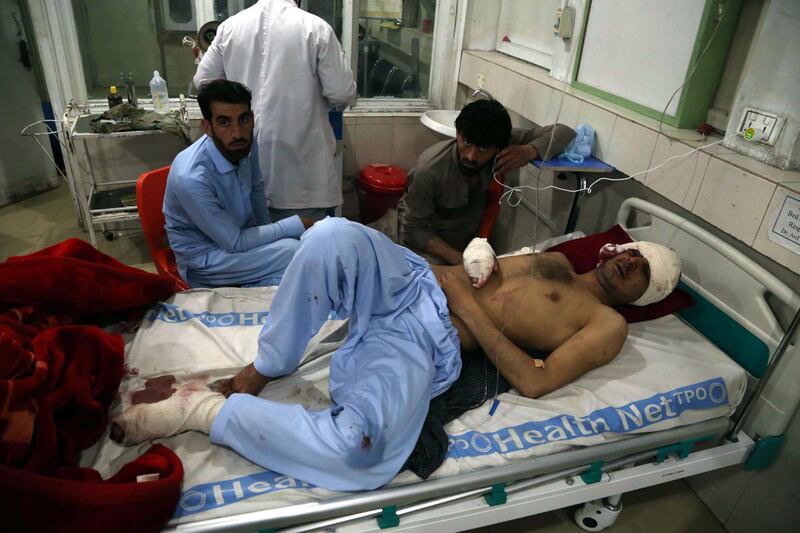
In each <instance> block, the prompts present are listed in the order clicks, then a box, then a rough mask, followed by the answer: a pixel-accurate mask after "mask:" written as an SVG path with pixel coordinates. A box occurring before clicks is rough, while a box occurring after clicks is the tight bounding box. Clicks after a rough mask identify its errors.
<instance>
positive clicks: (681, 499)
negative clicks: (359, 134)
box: [0, 185, 725, 533]
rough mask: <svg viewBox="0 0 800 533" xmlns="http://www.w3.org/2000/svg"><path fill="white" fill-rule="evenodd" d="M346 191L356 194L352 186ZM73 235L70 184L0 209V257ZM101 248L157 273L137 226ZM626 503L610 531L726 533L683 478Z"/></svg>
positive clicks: (519, 523) (530, 522)
mask: <svg viewBox="0 0 800 533" xmlns="http://www.w3.org/2000/svg"><path fill="white" fill-rule="evenodd" d="M347 192H349V193H350V194H353V191H352V190H351V191H347ZM352 200H353V201H354V200H355V198H352ZM347 203H350V202H346V204H347ZM351 205H352V204H351ZM348 211H349V210H348V209H346V210H345V214H349V213H348ZM71 237H77V238H79V239H84V240H85V241H87V242H88V241H89V235H88V233H85V232H84V231H83V230H82V229H80V228H79V227H78V222H77V216H76V214H75V209H74V206H73V202H72V198H71V196H70V194H69V190H68V188H67V187H66V186H65V185H62V186H60V187H58V188H56V189H53V190H51V191H48V192H45V193H42V194H39V195H37V196H34V197H32V198H28V199H26V200H23V201H21V202H18V203H16V204H13V205H10V206H6V207H2V208H0V261H3V260H5V259H6V258H7V257H9V256H12V255H23V254H26V253H30V252H33V251H36V250H40V249H42V248H44V247H46V246H49V245H51V244H55V243H57V242H60V241H62V240H64V239H68V238H71ZM98 248H99V249H100V250H101V251H103V252H105V253H106V254H108V255H111V256H113V257H115V258H117V259H119V260H120V261H122V262H123V263H126V264H128V265H132V266H136V267H139V268H142V269H144V270H148V271H151V272H153V271H154V269H153V265H152V263H151V262H150V256H149V253H148V251H147V245H146V244H145V241H144V237H143V236H142V234H141V231H137V230H136V229H135V228H132V230H131V231H125V232H122V234H118V235H117V236H115V238H114V239H113V240H112V241H106V240H105V239H104V238H103V236H102V233H98ZM622 504H623V508H624V510H623V512H622V513H621V514H620V516H619V519H618V520H617V522H616V523H615V524H614V525H613V526H612V527H611V528H609V529H607V530H606V531H610V532H614V533H635V532H647V533H684V532H703V533H715V532H720V533H724V532H725V529H724V527H723V526H722V525H721V524H720V523H719V522H718V521H717V520H716V518H715V517H714V515H713V514H712V513H711V511H709V510H708V509H707V508H706V507H705V505H704V504H703V502H702V501H701V500H700V499H699V498H698V497H697V496H696V495H695V493H694V492H693V491H692V490H691V488H689V486H688V485H687V484H686V483H685V482H683V481H674V482H671V483H666V484H663V485H659V486H656V487H651V488H648V489H644V490H640V491H637V492H634V493H631V494H628V495H625V496H624V497H623V499H622ZM572 511H573V510H572V509H567V510H560V511H553V512H550V513H545V514H542V515H539V516H534V517H530V518H525V519H520V520H514V521H511V522H505V523H502V524H497V525H494V526H490V527H485V528H478V529H474V530H471V531H472V532H474V533H486V532H492V533H499V532H506V531H519V532H525V531H537V532H547V533H557V532H559V533H561V532H563V533H566V532H578V531H582V530H581V529H579V528H578V527H577V526H576V525H575V523H574V522H573V521H572V517H571V515H572Z"/></svg>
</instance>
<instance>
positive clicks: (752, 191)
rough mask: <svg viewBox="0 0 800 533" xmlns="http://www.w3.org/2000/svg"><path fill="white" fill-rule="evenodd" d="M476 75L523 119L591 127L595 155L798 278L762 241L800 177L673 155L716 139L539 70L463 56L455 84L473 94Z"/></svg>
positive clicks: (501, 59)
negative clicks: (604, 98) (606, 100)
mask: <svg viewBox="0 0 800 533" xmlns="http://www.w3.org/2000/svg"><path fill="white" fill-rule="evenodd" d="M479 74H480V75H483V76H485V77H486V89H487V90H488V91H489V92H491V93H492V94H493V96H494V97H495V98H497V99H498V100H499V101H500V102H501V103H502V104H503V105H505V106H506V107H507V108H508V109H509V110H511V111H513V112H514V113H517V114H519V115H521V116H522V117H524V118H525V119H527V120H530V121H533V122H535V123H537V124H549V123H552V122H553V121H554V120H555V119H556V116H558V121H559V122H561V123H563V124H566V125H568V126H571V127H575V126H577V125H578V124H581V123H587V124H589V125H591V126H592V127H593V128H594V129H595V133H596V142H595V150H594V155H595V157H598V158H599V159H601V160H603V161H605V162H607V163H609V164H611V165H613V166H615V167H616V168H617V169H619V170H620V171H621V172H623V173H625V174H627V175H633V176H634V179H636V180H637V181H639V182H641V183H643V184H645V185H646V186H647V187H650V188H651V189H653V190H654V191H656V192H658V193H659V194H661V195H662V196H665V197H666V198H668V199H669V200H672V201H673V202H675V203H677V204H679V205H680V206H682V207H684V208H685V209H687V210H689V211H691V212H693V213H694V214H696V215H698V216H699V217H701V218H703V219H704V220H706V221H708V222H709V223H711V224H713V225H714V226H716V227H718V228H719V229H721V230H723V231H724V232H726V233H728V234H730V235H732V236H734V237H735V238H737V239H739V240H741V241H742V242H744V243H745V244H747V245H748V246H751V247H753V248H755V249H756V250H758V251H759V252H761V253H763V254H765V255H767V256H768V257H770V258H772V259H774V260H775V261H777V262H779V263H780V264H782V265H783V266H785V267H787V268H788V269H790V270H792V271H794V272H797V273H800V256H799V255H797V254H794V253H793V252H791V251H789V250H787V249H785V248H783V247H781V246H779V245H777V244H775V243H773V242H772V241H769V240H768V238H767V227H768V226H769V219H770V218H771V217H772V214H773V213H774V211H775V209H777V208H778V206H779V205H780V202H781V201H782V200H783V198H784V197H785V195H786V194H791V195H793V196H796V197H800V172H798V171H785V170H778V169H775V168H773V167H769V166H767V165H765V164H764V163H761V162H759V161H756V160H755V159H752V158H749V157H747V156H744V155H741V154H738V153H735V152H732V151H731V150H730V149H729V148H726V147H724V146H722V145H721V144H717V145H714V146H710V147H705V148H703V149H702V150H700V151H697V152H695V153H693V154H692V155H690V156H687V157H675V156H680V155H684V154H686V153H688V152H691V151H692V150H694V149H696V148H700V147H701V146H704V145H706V144H709V143H712V142H715V141H717V140H720V139H719V138H716V139H715V138H708V139H703V138H701V137H700V135H699V134H698V133H696V132H694V131H691V130H676V129H674V128H671V127H669V126H667V125H664V124H659V123H658V121H656V120H653V119H650V118H647V117H644V116H642V115H639V114H637V113H634V112H632V111H630V110H628V109H625V108H622V107H619V106H616V105H614V104H611V103H609V102H605V101H603V100H600V99H598V98H596V97H594V96H592V95H589V94H587V93H585V92H583V91H579V90H577V89H575V88H573V87H567V88H566V89H565V90H564V85H563V84H562V83H561V82H557V81H555V80H553V79H552V78H550V77H549V76H548V74H547V72H546V71H544V70H543V69H540V68H538V67H535V66H533V65H530V64H527V63H524V62H522V61H519V60H516V59H513V58H510V57H508V56H504V55H502V54H499V53H497V52H483V51H465V52H464V53H463V55H462V62H461V71H460V73H459V83H461V84H463V85H465V86H467V87H469V88H471V89H474V88H476V83H477V77H478V75H479ZM562 98H563V102H562ZM559 106H560V112H559ZM672 157H675V158H674V159H671V160H670V158H672ZM662 163H663V165H662ZM656 166H658V168H655V169H653V170H650V171H649V172H645V171H647V170H648V169H651V168H653V167H656Z"/></svg>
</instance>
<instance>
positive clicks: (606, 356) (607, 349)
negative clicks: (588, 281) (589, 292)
mask: <svg viewBox="0 0 800 533" xmlns="http://www.w3.org/2000/svg"><path fill="white" fill-rule="evenodd" d="M584 329H585V330H586V331H590V332H591V338H592V339H593V341H594V342H595V343H596V344H597V345H600V346H602V347H603V349H602V350H598V351H597V352H595V354H596V355H597V356H598V358H599V359H601V360H600V361H598V363H600V364H605V363H607V362H608V361H610V360H611V359H613V358H614V357H615V356H616V355H617V354H618V353H619V351H620V349H622V345H623V344H624V343H625V339H626V338H627V337H628V322H627V321H626V320H625V317H623V316H622V315H621V314H619V312H618V311H617V310H616V309H614V308H613V307H609V306H607V305H603V304H598V306H597V309H595V311H594V312H593V313H592V314H591V315H590V317H589V321H588V322H587V324H586V326H585V328H584Z"/></svg>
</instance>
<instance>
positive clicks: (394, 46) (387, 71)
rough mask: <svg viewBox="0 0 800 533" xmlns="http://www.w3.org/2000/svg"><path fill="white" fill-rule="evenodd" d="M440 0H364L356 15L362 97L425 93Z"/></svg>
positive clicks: (418, 96) (359, 82) (421, 94)
mask: <svg viewBox="0 0 800 533" xmlns="http://www.w3.org/2000/svg"><path fill="white" fill-rule="evenodd" d="M435 17H436V0H428V1H422V0H402V1H401V0H362V2H361V4H360V12H359V17H358V61H357V64H356V65H357V66H356V68H355V70H354V72H355V73H356V81H357V83H358V95H359V96H360V97H361V98H374V97H394V98H427V96H428V87H429V79H430V67H431V58H432V49H433V26H434V21H435Z"/></svg>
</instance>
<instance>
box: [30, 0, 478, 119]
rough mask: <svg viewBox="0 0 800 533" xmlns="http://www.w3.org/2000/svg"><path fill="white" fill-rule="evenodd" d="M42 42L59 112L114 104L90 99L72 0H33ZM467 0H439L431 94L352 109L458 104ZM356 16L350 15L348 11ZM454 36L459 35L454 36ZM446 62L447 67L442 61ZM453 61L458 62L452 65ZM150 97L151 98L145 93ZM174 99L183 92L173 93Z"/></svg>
mask: <svg viewBox="0 0 800 533" xmlns="http://www.w3.org/2000/svg"><path fill="white" fill-rule="evenodd" d="M193 1H194V7H195V13H196V14H197V15H196V17H197V20H198V24H200V21H205V20H211V19H212V18H213V14H214V3H213V0H193ZM27 3H28V6H29V9H30V12H31V20H32V23H33V28H34V32H35V34H36V40H37V46H38V48H39V52H40V57H41V58H42V59H41V61H42V71H43V73H44V77H45V83H46V86H47V91H48V95H49V97H50V102H51V103H52V105H53V111H54V113H55V116H56V117H59V118H60V117H61V116H63V114H64V111H65V109H66V108H67V106H68V104H69V102H71V101H74V102H76V103H78V104H80V105H85V106H88V107H89V109H90V110H92V111H94V110H96V109H104V108H105V107H106V106H107V105H108V104H107V102H106V100H105V99H103V98H93V99H90V98H89V97H88V94H87V89H86V79H85V76H84V70H83V66H82V59H81V55H80V44H79V40H78V36H77V29H76V24H75V17H74V15H73V12H72V2H64V1H63V0H27ZM466 4H467V2H466V1H465V0H461V1H459V0H437V4H436V24H435V25H434V36H433V49H432V57H431V76H430V86H429V90H428V97H427V98H413V99H412V98H409V99H406V98H380V97H375V98H359V99H358V100H357V101H356V102H355V103H354V104H353V105H352V106H351V107H350V109H349V112H355V113H358V112H365V113H371V112H397V113H399V112H422V111H425V110H427V109H432V108H443V107H444V108H448V107H453V106H454V105H455V94H456V85H457V84H456V80H457V79H458V68H459V63H460V51H461V43H462V39H463V33H464V32H463V28H464V19H465V16H466ZM359 7H360V0H344V2H343V9H344V10H345V15H344V16H343V19H342V20H343V22H342V34H343V35H342V46H343V48H344V52H345V57H347V59H348V60H349V62H350V66H351V69H352V70H353V72H354V74H355V73H356V63H357V60H358V57H357V54H356V55H354V54H353V51H354V50H357V46H358V43H357V39H358V36H357V32H356V31H354V29H355V28H357V25H356V24H354V21H357V20H358V13H359ZM348 12H349V13H350V16H347V13H348ZM453 36H455V37H456V38H455V39H454V38H453ZM442 65H445V67H444V68H442V67H441V66H442ZM446 65H452V66H453V68H447V67H446ZM139 100H140V101H141V102H143V103H150V99H148V98H140V99H139ZM170 100H171V101H172V102H173V103H177V102H178V98H171V99H170ZM187 108H188V110H189V117H190V118H199V117H200V109H199V107H198V105H197V102H196V101H194V100H188V101H187Z"/></svg>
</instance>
